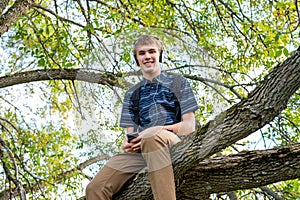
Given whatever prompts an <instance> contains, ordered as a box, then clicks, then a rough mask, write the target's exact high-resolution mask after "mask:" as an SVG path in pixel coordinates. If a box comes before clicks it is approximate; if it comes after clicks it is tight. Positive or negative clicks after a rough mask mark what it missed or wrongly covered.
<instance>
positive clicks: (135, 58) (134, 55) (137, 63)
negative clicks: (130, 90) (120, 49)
mask: <svg viewBox="0 0 300 200" xmlns="http://www.w3.org/2000/svg"><path fill="white" fill-rule="evenodd" d="M133 57H134V60H135V62H136V65H137V66H140V64H139V61H138V59H137V57H136V54H133Z"/></svg>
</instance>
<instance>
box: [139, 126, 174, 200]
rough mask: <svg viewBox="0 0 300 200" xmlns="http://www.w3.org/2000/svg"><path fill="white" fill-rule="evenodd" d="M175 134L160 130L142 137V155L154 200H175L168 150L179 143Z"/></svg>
mask: <svg viewBox="0 0 300 200" xmlns="http://www.w3.org/2000/svg"><path fill="white" fill-rule="evenodd" d="M179 141H180V139H179V138H178V136H176V135H175V134H173V133H171V132H169V131H165V130H161V131H159V132H157V134H154V135H153V134H152V135H150V136H149V137H147V135H143V139H142V149H141V150H142V155H143V157H144V159H145V161H146V162H147V166H148V174H149V179H150V182H151V188H152V193H153V195H154V199H155V200H175V199H176V190H175V182H174V174H173V167H172V162H171V158H170V153H169V148H170V147H171V146H172V145H174V144H176V143H177V142H179Z"/></svg>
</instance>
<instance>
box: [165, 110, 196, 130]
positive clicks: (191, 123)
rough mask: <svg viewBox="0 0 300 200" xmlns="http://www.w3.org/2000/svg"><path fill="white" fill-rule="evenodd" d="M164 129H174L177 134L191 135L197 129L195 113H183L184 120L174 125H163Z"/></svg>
mask: <svg viewBox="0 0 300 200" xmlns="http://www.w3.org/2000/svg"><path fill="white" fill-rule="evenodd" d="M163 129H166V130H169V131H172V132H173V133H175V134H177V135H189V134H190V133H192V132H193V131H195V114H194V112H188V113H185V114H184V115H182V121H181V122H179V123H176V124H172V125H166V126H163Z"/></svg>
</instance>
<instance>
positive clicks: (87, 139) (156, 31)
mask: <svg viewBox="0 0 300 200" xmlns="http://www.w3.org/2000/svg"><path fill="white" fill-rule="evenodd" d="M10 3H11V4H10V5H7V8H8V7H13V6H15V5H14V2H10ZM298 7H299V5H298V2H297V1H292V0H290V1H286V0H278V1H266V0H263V1H248V0H232V1H227V2H224V1H222V0H221V1H215V0H212V1H204V0H195V1H188V2H186V1H182V0H171V1H170V0H167V1H165V0H153V1H145V0H141V1H135V0H133V1H127V0H121V1H112V0H109V1H99V0H89V1H80V0H78V1H64V0H61V1H46V0H42V1H39V2H36V4H32V5H31V9H30V10H29V12H28V13H27V14H26V15H23V16H21V18H20V19H19V20H18V21H17V22H16V23H15V24H14V25H13V26H12V27H11V28H10V30H9V31H8V32H7V33H6V34H4V35H2V36H1V49H2V50H1V51H0V54H1V56H0V63H1V64H0V68H1V72H2V75H3V76H4V75H12V74H16V73H20V72H26V71H30V70H34V69H53V68H58V69H62V68H80V69H82V70H89V71H95V72H99V71H100V72H103V71H105V72H109V73H112V74H115V75H117V74H118V76H119V77H121V78H120V83H121V82H122V81H126V82H130V83H134V82H135V81H136V71H137V70H138V69H137V68H136V66H135V63H134V61H133V59H132V43H133V42H134V40H135V39H136V38H137V37H138V36H139V35H140V34H142V33H148V34H153V35H157V36H158V37H160V38H161V39H162V41H163V43H164V65H163V67H164V69H166V70H170V71H175V72H179V73H182V74H184V75H185V76H186V77H187V78H189V80H190V82H191V85H192V87H193V89H194V91H195V93H196V98H197V100H198V103H199V105H200V109H199V110H198V112H197V113H196V117H197V119H198V121H199V123H200V124H203V125H204V124H205V123H207V122H208V121H209V120H210V119H213V118H214V116H216V115H217V114H219V113H220V112H222V111H224V110H225V109H226V108H228V107H229V106H232V105H234V104H235V103H237V102H239V101H240V100H241V99H243V98H247V95H248V93H249V92H250V91H251V90H252V89H253V88H254V87H255V86H256V85H257V84H258V83H259V82H260V81H262V78H263V77H264V76H265V75H266V74H267V73H268V72H269V71H270V70H271V69H272V68H273V67H274V66H275V65H276V64H277V63H279V62H282V61H283V60H285V59H286V58H287V57H288V56H289V55H290V54H291V53H293V51H294V50H295V49H296V48H298V46H299V40H298V39H299V34H300V32H299V21H300V20H299V8H298ZM0 8H1V7H0ZM7 10H8V9H7ZM7 10H4V11H3V15H4V14H5V13H6V12H8V11H7ZM0 20H2V19H0ZM1 57H2V58H1ZM51 78H53V77H50V79H51ZM29 82H30V81H29ZM13 87H15V86H13ZM124 88H128V85H121V87H120V88H117V87H111V86H110V85H109V84H108V85H106V86H99V85H96V84H90V83H82V82H76V81H71V80H70V81H57V80H51V81H48V82H43V83H36V84H25V85H22V87H21V88H20V89H19V90H17V91H15V90H10V88H2V89H1V91H0V92H1V99H0V100H1V104H0V107H1V112H0V125H1V128H2V131H1V132H0V133H1V134H0V138H1V140H2V141H3V144H2V146H1V150H0V158H1V161H2V168H0V182H1V183H3V184H1V188H0V190H1V191H4V192H5V191H7V190H8V189H9V188H10V189H15V188H16V185H14V184H15V183H14V184H12V180H11V178H10V176H9V174H12V176H14V177H15V176H17V175H19V178H18V180H19V181H20V182H21V183H22V184H24V185H27V186H28V185H31V194H30V195H32V197H33V196H34V197H35V198H38V197H37V196H38V195H40V194H41V195H42V196H41V197H40V198H49V197H51V195H52V194H57V193H59V189H60V188H61V187H62V185H61V184H64V183H65V184H66V185H67V186H66V187H65V190H66V191H65V193H66V194H67V195H71V196H72V195H74V196H76V195H78V194H76V193H77V192H78V190H79V191H81V192H82V186H81V184H80V182H81V181H82V179H83V177H82V176H83V175H82V172H81V171H80V170H79V172H78V171H76V170H75V171H76V172H73V174H72V175H66V174H65V172H67V171H70V170H73V169H74V168H76V167H77V165H78V163H79V162H80V163H82V162H84V161H86V160H88V159H90V158H93V157H95V156H96V155H99V154H100V155H103V156H107V157H109V156H111V155H112V154H114V153H116V152H119V151H120V145H121V141H122V138H123V137H124V132H123V131H122V130H121V129H120V128H119V127H118V118H119V114H120V107H121V103H122V96H123V95H124ZM23 90H24V91H25V92H26V93H23V92H21V93H22V94H24V96H22V97H20V96H18V95H17V93H20V91H23ZM36 96H38V97H39V98H37V97H36ZM16 97H17V98H16ZM25 99H26V100H25ZM30 99H31V101H29V100H30ZM32 101H33V103H32ZM29 102H31V103H29ZM38 104H41V106H39V105H38ZM108 113H109V114H108ZM298 113H299V92H298V93H296V94H295V95H294V96H293V97H292V98H291V100H290V102H289V104H288V107H287V109H286V110H285V111H284V112H283V113H281V114H280V116H278V117H277V118H276V119H275V120H273V121H272V122H271V123H270V124H269V126H267V127H264V128H263V129H262V130H261V132H262V138H263V139H264V140H271V141H274V143H273V145H278V146H279V145H283V144H290V143H298V142H299V136H300V131H299V123H300V119H299V114H298ZM252 142H253V141H252ZM255 142H258V141H254V143H255ZM4 144H5V145H4ZM4 146H5V147H6V148H4ZM243 146H246V145H243ZM2 147H3V148H2ZM265 147H266V148H267V146H266V145H265ZM238 148H239V144H237V145H236V146H234V147H233V149H238ZM229 151H231V150H229ZM9 152H11V153H12V155H11V156H10V154H9ZM225 153H226V152H225ZM104 162H105V161H102V160H101V161H98V163H99V166H101V165H102V164H103V163H104ZM15 165H16V166H17V167H16V166H15ZM99 166H98V167H99ZM98 167H95V166H94V168H92V169H91V171H92V172H89V171H88V170H87V172H86V174H89V175H90V176H92V175H93V174H94V172H95V171H96V170H93V169H95V168H96V169H98ZM17 169H18V173H17ZM37 183H43V186H40V188H39V190H36V189H32V188H33V186H34V185H35V184H37ZM12 185H13V186H12ZM298 185H299V183H298V180H293V181H290V182H284V183H282V184H281V183H280V184H278V185H276V189H277V190H278V191H279V189H278V188H281V190H282V192H281V194H282V195H283V196H285V197H286V198H291V199H292V196H293V195H294V196H295V195H298V193H297V192H296V191H297V188H298ZM28 187H29V186H28ZM274 187H275V186H274ZM26 189H27V188H26ZM73 192H74V194H73ZM250 193H251V192H250ZM250 193H249V195H250ZM238 194H240V195H241V196H244V195H245V191H244V192H241V193H240V192H237V195H238ZM79 195H80V194H79ZM245 198H246V197H245ZM249 198H250V197H249Z"/></svg>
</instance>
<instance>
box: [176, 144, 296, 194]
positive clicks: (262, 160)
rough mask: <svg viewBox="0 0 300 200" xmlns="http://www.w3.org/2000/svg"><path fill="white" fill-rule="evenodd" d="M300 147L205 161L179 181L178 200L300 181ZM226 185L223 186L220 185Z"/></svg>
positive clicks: (254, 152)
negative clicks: (292, 180)
mask: <svg viewBox="0 0 300 200" xmlns="http://www.w3.org/2000/svg"><path fill="white" fill-rule="evenodd" d="M299 163H300V144H295V145H292V146H286V147H282V148H277V149H272V150H264V151H249V152H243V153H239V154H236V155H231V156H228V157H217V158H213V159H209V160H204V161H201V162H200V163H199V164H198V166H196V167H194V168H192V169H190V170H189V171H187V172H186V173H185V175H184V177H183V178H182V179H180V180H179V181H178V186H177V187H178V189H177V197H178V199H199V198H195V197H197V196H199V197H201V196H202V194H212V193H219V192H228V191H235V190H241V189H250V188H256V187H260V186H263V185H268V184H271V183H275V182H278V181H285V180H291V179H295V178H299V177H300V165H299ZM220 183H222V184H220Z"/></svg>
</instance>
